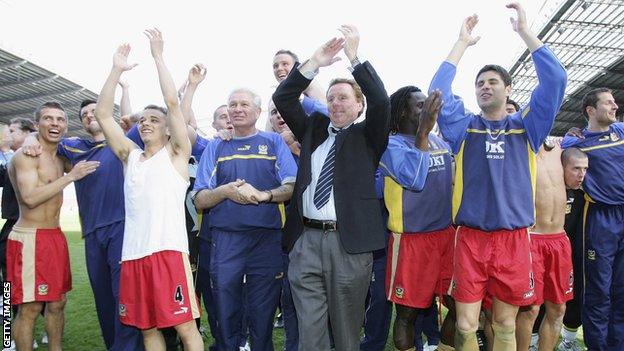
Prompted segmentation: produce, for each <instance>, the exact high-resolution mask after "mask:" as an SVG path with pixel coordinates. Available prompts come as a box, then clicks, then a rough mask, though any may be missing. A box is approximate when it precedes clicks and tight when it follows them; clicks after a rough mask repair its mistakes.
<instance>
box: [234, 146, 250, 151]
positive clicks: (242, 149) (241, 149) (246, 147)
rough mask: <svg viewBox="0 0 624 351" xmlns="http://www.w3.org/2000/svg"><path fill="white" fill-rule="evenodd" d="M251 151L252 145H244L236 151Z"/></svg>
mask: <svg viewBox="0 0 624 351" xmlns="http://www.w3.org/2000/svg"><path fill="white" fill-rule="evenodd" d="M250 149H251V145H243V146H241V147H239V148H238V149H236V150H237V151H247V150H250Z"/></svg>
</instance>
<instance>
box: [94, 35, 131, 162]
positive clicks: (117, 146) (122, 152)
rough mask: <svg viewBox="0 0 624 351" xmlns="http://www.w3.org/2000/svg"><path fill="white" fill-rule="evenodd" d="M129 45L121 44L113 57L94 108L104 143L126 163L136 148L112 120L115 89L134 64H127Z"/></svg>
mask: <svg viewBox="0 0 624 351" xmlns="http://www.w3.org/2000/svg"><path fill="white" fill-rule="evenodd" d="M129 53H130V45H129V44H122V45H120V46H119V47H118V48H117V51H116V52H115V54H114V55H113V68H112V69H111V72H110V73H109V75H108V78H107V79H106V82H104V86H103V87H102V91H101V92H100V96H99V97H98V103H97V106H96V107H95V118H96V119H97V121H98V123H99V124H100V126H101V127H102V131H103V132H104V136H105V137H106V141H108V145H110V147H111V149H112V150H113V152H114V153H115V155H117V157H118V158H119V159H120V160H122V161H123V162H125V161H126V159H127V158H128V155H129V154H130V151H132V150H133V149H135V148H137V146H136V145H135V144H134V143H133V142H132V141H131V140H130V139H128V138H126V136H125V135H124V132H123V129H121V127H120V126H119V124H117V123H116V122H115V119H114V118H113V108H114V101H115V88H116V87H117V84H118V83H119V77H121V74H122V73H123V72H125V71H129V70H131V69H132V68H134V67H135V66H136V64H128V54H129Z"/></svg>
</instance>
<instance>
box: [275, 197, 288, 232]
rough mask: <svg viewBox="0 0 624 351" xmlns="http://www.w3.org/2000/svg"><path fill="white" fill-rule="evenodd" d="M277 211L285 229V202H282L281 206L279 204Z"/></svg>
mask: <svg viewBox="0 0 624 351" xmlns="http://www.w3.org/2000/svg"><path fill="white" fill-rule="evenodd" d="M277 209H278V210H279V213H280V218H281V222H282V228H284V224H286V206H284V203H283V202H280V203H279V204H277Z"/></svg>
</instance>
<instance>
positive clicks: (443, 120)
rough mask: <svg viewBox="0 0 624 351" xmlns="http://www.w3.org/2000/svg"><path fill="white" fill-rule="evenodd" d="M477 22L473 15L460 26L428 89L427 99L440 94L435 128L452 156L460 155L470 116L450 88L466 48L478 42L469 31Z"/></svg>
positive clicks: (477, 38) (461, 101)
mask: <svg viewBox="0 0 624 351" xmlns="http://www.w3.org/2000/svg"><path fill="white" fill-rule="evenodd" d="M478 22H479V18H478V17H477V15H472V16H470V17H468V18H466V19H465V20H464V21H463V22H462V26H461V29H460V31H459V38H458V39H457V41H456V42H455V44H454V45H453V49H452V50H451V52H450V53H449V55H448V57H447V58H446V60H445V61H444V62H442V64H441V65H440V67H439V68H438V71H437V72H436V73H435V75H434V76H433V78H432V80H431V84H430V85H429V94H430V95H431V94H432V93H433V92H434V91H436V90H439V91H440V93H441V94H442V101H444V105H443V106H442V108H441V110H440V116H439V117H438V126H439V127H440V132H442V135H443V136H444V139H446V140H447V141H448V142H449V144H450V145H451V148H452V149H453V152H458V151H459V147H460V145H461V142H462V140H463V138H464V136H465V134H466V128H467V126H468V123H469V122H470V117H471V116H470V115H469V114H467V113H466V109H465V107H464V101H463V100H462V99H461V98H460V97H459V96H456V95H454V94H453V89H452V84H453V80H454V79H455V74H456V73H457V64H458V63H459V60H460V59H461V57H462V56H463V55H464V52H465V51H466V49H467V48H468V47H469V46H472V45H474V44H476V43H477V42H478V41H479V39H481V38H480V37H478V36H473V35H472V31H473V29H474V28H475V26H476V25H477V23H478Z"/></svg>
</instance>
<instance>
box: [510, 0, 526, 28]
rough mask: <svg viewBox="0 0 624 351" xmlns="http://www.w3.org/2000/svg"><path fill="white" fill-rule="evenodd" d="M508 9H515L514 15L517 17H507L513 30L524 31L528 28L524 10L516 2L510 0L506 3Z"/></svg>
mask: <svg viewBox="0 0 624 351" xmlns="http://www.w3.org/2000/svg"><path fill="white" fill-rule="evenodd" d="M506 7H507V8H508V9H514V10H516V15H517V17H518V18H513V17H509V21H510V22H511V27H512V28H513V30H514V31H516V32H518V33H521V32H523V31H526V30H527V29H528V28H529V25H528V24H527V18H526V12H525V11H524V9H523V8H522V6H521V5H520V3H518V2H512V3H509V4H507V5H506Z"/></svg>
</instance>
